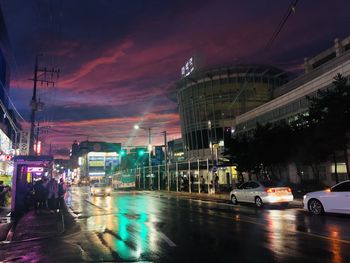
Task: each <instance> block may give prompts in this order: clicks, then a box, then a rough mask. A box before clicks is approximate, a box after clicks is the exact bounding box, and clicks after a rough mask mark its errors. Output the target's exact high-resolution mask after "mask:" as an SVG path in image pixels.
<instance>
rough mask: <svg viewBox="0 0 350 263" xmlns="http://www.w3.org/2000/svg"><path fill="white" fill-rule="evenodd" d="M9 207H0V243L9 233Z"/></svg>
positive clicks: (10, 223)
mask: <svg viewBox="0 0 350 263" xmlns="http://www.w3.org/2000/svg"><path fill="white" fill-rule="evenodd" d="M10 210H11V209H10V207H3V206H1V207H0V241H3V240H5V239H6V236H7V233H8V232H9V230H10V228H11V226H12V222H11V220H10V219H11V218H10V216H9V213H10Z"/></svg>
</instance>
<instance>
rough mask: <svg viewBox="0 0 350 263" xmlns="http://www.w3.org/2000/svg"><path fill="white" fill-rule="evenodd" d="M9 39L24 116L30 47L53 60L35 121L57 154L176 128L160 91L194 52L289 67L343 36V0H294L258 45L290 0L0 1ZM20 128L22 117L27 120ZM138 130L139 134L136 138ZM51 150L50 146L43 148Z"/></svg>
mask: <svg viewBox="0 0 350 263" xmlns="http://www.w3.org/2000/svg"><path fill="white" fill-rule="evenodd" d="M0 4H1V7H2V10H3V14H4V17H5V21H6V24H7V28H8V34H9V38H10V42H11V46H12V51H13V56H12V61H11V66H12V73H11V74H12V76H11V98H12V100H13V102H14V104H15V105H16V107H17V109H18V111H19V112H20V113H21V115H22V116H23V117H24V119H26V120H29V115H30V112H29V101H30V98H31V93H32V86H33V83H32V82H31V81H29V80H28V79H29V78H31V77H32V74H33V66H34V58H35V55H36V54H40V53H42V54H44V56H43V57H41V58H40V64H41V66H46V67H53V66H54V67H59V68H60V70H61V72H62V73H61V76H60V78H59V79H58V82H57V84H56V86H55V87H54V88H52V87H46V86H45V85H43V86H41V85H39V97H40V98H41V100H42V101H44V102H45V103H46V107H45V111H43V112H41V113H40V114H39V116H38V120H39V121H40V122H41V124H40V125H42V126H50V127H51V128H50V129H48V133H43V134H42V138H43V139H44V140H45V142H46V145H49V144H50V143H51V144H52V147H53V149H54V151H55V153H56V154H60V155H64V154H67V153H68V152H69V151H68V149H69V148H70V145H71V144H72V143H73V141H74V140H78V141H82V140H86V139H89V140H91V141H92V140H101V141H110V142H121V143H123V144H128V145H145V144H147V132H146V131H142V130H140V131H138V132H136V131H134V130H133V125H134V124H135V123H139V124H140V125H143V126H144V127H152V138H153V141H154V143H155V144H161V142H162V135H161V133H160V132H161V131H163V130H167V131H168V133H169V134H170V135H169V138H170V139H173V138H178V137H180V136H181V135H180V125H179V116H178V113H177V105H176V103H174V102H172V101H171V100H169V99H168V98H167V95H166V94H167V93H168V92H169V90H171V89H172V88H173V87H174V83H175V82H176V81H178V80H179V78H180V69H181V66H182V65H183V64H184V63H185V62H186V60H187V59H188V58H189V57H191V56H192V55H196V56H198V57H200V59H201V60H200V65H199V67H200V68H208V67H213V66H216V65H228V64H237V63H266V64H273V65H276V66H279V67H281V68H283V69H286V70H291V71H294V72H296V73H298V72H299V73H300V72H301V68H302V64H303V58H304V57H311V56H313V55H316V54H317V53H319V52H320V51H322V50H323V49H325V48H328V47H330V46H331V45H333V41H334V38H336V37H338V38H344V37H346V36H348V35H350V16H349V10H350V1H349V0H335V1H315V0H300V1H299V2H298V5H297V7H296V12H295V13H293V14H292V15H291V16H290V18H289V20H288V21H287V23H286V25H285V26H284V28H283V30H282V32H281V33H280V35H279V36H278V38H277V39H276V41H275V42H274V43H273V46H272V48H271V49H270V50H269V51H266V50H265V49H264V47H265V45H266V43H267V42H268V40H269V39H270V38H271V36H272V34H273V32H274V30H275V29H276V27H277V25H278V24H279V22H280V20H281V18H282V16H283V15H284V14H285V13H286V11H287V8H288V6H289V4H290V1H287V0H285V1H276V0H274V1H273V0H255V1H243V0H242V1H238V0H237V1H233V0H215V1H214V0H211V1H207V0H200V1H197V0H176V1H175V0H174V1H170V0H169V1H168V0H167V1H165V0H158V1H153V0H129V1H125V0H124V1H122V0H108V1H107V0H73V1H72V0H30V1H23V0H0ZM23 126H24V127H27V125H26V124H25V123H24V125H23ZM135 136H136V137H135ZM46 149H47V150H48V147H47V148H46Z"/></svg>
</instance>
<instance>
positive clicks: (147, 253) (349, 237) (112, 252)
mask: <svg viewBox="0 0 350 263" xmlns="http://www.w3.org/2000/svg"><path fill="white" fill-rule="evenodd" d="M68 206H69V207H70V212H71V214H72V215H73V216H74V218H75V219H74V220H72V221H70V220H67V222H66V225H67V226H66V227H67V232H66V234H65V235H64V236H62V237H55V238H51V239H46V240H37V241H33V242H23V243H21V242H19V243H16V244H8V245H7V247H6V249H11V250H12V251H13V253H10V254H11V258H8V259H9V260H11V261H14V262H16V259H17V260H18V261H22V260H23V262H37V261H39V262H81V261H90V262H111V261H113V262H293V263H295V262H334V263H336V262H350V224H349V223H350V217H349V216H339V215H325V216H321V217H317V216H311V215H309V214H308V213H305V212H304V211H302V210H301V209H299V208H296V207H288V208H280V207H267V208H263V209H256V208H255V207H253V206H249V205H239V206H233V205H230V204H227V203H217V202H210V201H205V202H202V201H199V200H190V199H185V198H180V197H174V196H171V195H167V194H161V195H159V194H155V193H152V192H136V191H135V192H124V193H122V192H119V193H113V194H112V196H111V197H91V196H90V195H89V193H88V189H87V188H78V187H76V188H75V187H73V188H72V189H71V193H70V197H69V199H68ZM0 252H1V249H0ZM28 252H30V254H29V255H27V258H24V257H23V253H28ZM24 259H27V261H24Z"/></svg>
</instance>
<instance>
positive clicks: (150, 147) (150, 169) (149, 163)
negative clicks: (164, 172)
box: [134, 124, 152, 180]
mask: <svg viewBox="0 0 350 263" xmlns="http://www.w3.org/2000/svg"><path fill="white" fill-rule="evenodd" d="M134 129H135V130H139V129H142V130H147V131H148V165H149V172H150V176H151V175H152V161H151V153H152V144H151V143H152V142H151V127H142V126H140V125H138V124H135V125H134ZM150 178H151V179H150V180H152V177H150Z"/></svg>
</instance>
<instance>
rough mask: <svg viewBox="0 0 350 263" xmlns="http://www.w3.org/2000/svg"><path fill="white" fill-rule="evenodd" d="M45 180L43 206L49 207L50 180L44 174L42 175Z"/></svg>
mask: <svg viewBox="0 0 350 263" xmlns="http://www.w3.org/2000/svg"><path fill="white" fill-rule="evenodd" d="M42 181H43V188H44V195H43V208H45V209H48V208H49V202H48V197H49V180H48V179H47V177H45V176H43V177H42Z"/></svg>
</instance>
